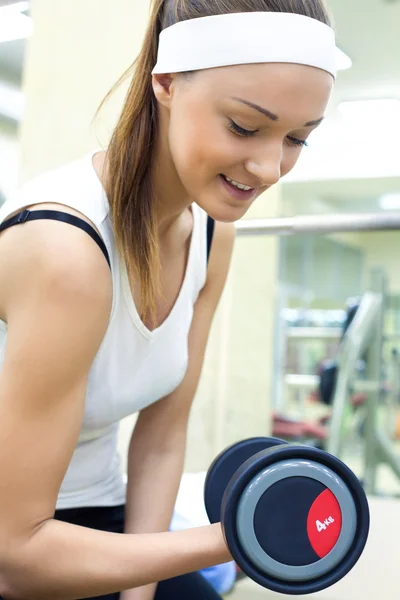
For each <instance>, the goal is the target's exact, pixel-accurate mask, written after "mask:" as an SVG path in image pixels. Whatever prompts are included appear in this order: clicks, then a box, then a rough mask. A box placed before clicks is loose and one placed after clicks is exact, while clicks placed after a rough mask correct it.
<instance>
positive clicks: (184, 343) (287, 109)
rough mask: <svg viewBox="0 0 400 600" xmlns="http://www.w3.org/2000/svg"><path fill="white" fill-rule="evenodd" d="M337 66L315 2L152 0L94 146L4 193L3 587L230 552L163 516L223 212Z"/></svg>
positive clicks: (302, 134) (195, 588)
mask: <svg viewBox="0 0 400 600" xmlns="http://www.w3.org/2000/svg"><path fill="white" fill-rule="evenodd" d="M161 31H162V33H161ZM334 79H335V40H334V33H333V30H332V29H331V27H330V24H329V18H328V15H327V12H326V10H325V8H324V6H323V3H322V0H202V1H199V0H155V2H154V7H153V12H152V15H151V18H150V24H149V27H148V31H147V35H146V38H145V41H144V45H143V49H142V51H141V54H140V56H139V58H138V61H137V64H136V73H135V77H134V79H133V81H132V85H131V87H130V90H129V93H128V95H127V99H126V103H125V106H124V108H123V111H122V114H121V118H120V120H119V122H118V124H117V127H116V129H115V132H114V135H113V136H112V139H111V142H110V144H109V147H108V148H107V151H106V152H96V153H93V154H91V155H90V156H88V157H85V158H84V159H83V160H79V161H76V162H74V163H73V164H70V165H67V166H64V167H62V168H59V169H57V170H54V171H52V172H49V173H46V174H44V175H42V176H41V177H38V178H37V179H35V180H34V181H32V182H31V183H29V184H27V185H26V186H24V187H23V188H22V190H21V191H20V192H19V193H18V194H17V196H16V197H15V198H14V199H13V200H11V201H9V202H6V204H5V205H4V206H3V207H2V209H1V211H0V222H2V223H3V225H2V230H3V231H4V232H3V233H2V234H1V236H0V317H1V319H2V325H1V329H0V332H1V337H0V350H1V355H0V359H1V364H2V369H1V374H0V447H1V452H0V472H1V478H0V594H1V595H2V596H3V597H4V598H24V599H35V600H36V599H37V600H45V599H48V600H54V599H55V598H57V599H60V600H61V599H63V600H70V599H73V598H90V597H97V596H101V597H102V598H109V599H116V598H120V599H121V600H150V599H152V598H154V597H156V598H157V600H161V599H162V598H174V599H175V600H179V599H181V598H182V599H183V598H192V599H195V598H202V599H204V600H206V599H207V598H210V599H211V598H213V597H214V598H215V597H216V594H215V592H213V590H212V589H211V587H209V586H208V584H206V582H205V580H204V579H202V578H201V576H200V575H198V574H196V572H197V571H198V570H201V569H204V568H207V567H209V566H211V565H215V564H220V563H223V562H226V561H229V560H231V557H230V554H229V549H228V548H227V547H226V545H225V542H224V538H223V535H222V531H221V528H220V525H218V524H217V525H210V526H206V527H203V528H197V529H191V530H188V531H182V532H176V533H168V527H169V524H170V520H171V515H172V511H173V507H174V503H175V499H176V494H177V490H178V485H179V481H180V479H181V475H182V468H183V461H184V452H185V442H186V435H187V423H188V417H189V411H190V406H191V403H192V399H193V396H194V393H195V390H196V386H197V383H198V379H199V375H200V371H201V366H202V362H203V356H204V351H205V347H206V342H207V336H208V332H209V329H210V324H211V321H212V318H213V315H214V312H215V309H216V306H217V304H218V301H219V298H220V296H221V292H222V290H223V287H224V283H225V279H226V275H227V271H228V267H229V262H230V258H231V253H232V246H233V240H234V225H233V223H234V222H235V221H237V220H238V219H240V218H241V217H243V216H244V215H245V214H246V212H247V210H248V209H249V207H250V206H251V205H252V203H253V202H255V201H256V199H257V197H258V196H259V195H260V194H262V193H263V192H265V191H266V190H267V189H268V188H270V187H271V186H273V185H274V184H276V183H277V182H278V181H279V180H280V178H281V177H282V176H283V175H285V174H286V173H288V172H289V171H290V170H291V169H292V168H293V166H294V165H295V164H296V161H297V159H298V157H299V155H300V152H301V150H302V148H303V146H305V145H306V139H307V137H308V136H309V135H310V133H311V132H312V130H313V129H314V128H315V127H316V126H318V124H319V123H320V122H321V120H322V118H323V115H324V112H325V109H326V106H327V103H328V100H329V97H330V94H331V91H332V86H333V83H334ZM207 215H209V216H210V217H211V218H212V219H213V220H215V221H216V225H215V231H214V236H213V242H212V249H211V253H210V256H209V262H208V265H207V229H208V239H209V240H210V239H211V233H212V225H213V221H210V220H208V218H207ZM135 412H138V413H139V417H138V421H137V425H136V427H135V430H134V434H133V436H132V440H131V443H130V447H129V467H128V484H127V488H126V489H125V487H124V485H123V479H122V476H121V473H120V469H119V460H118V453H117V433H118V423H119V421H120V420H121V419H122V418H124V417H125V416H127V415H129V414H132V413H135ZM185 574H188V575H185ZM156 582H162V583H160V584H159V585H158V586H157V584H156ZM121 590H124V591H123V592H121V594H119V591H121Z"/></svg>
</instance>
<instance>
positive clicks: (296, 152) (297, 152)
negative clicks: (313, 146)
mask: <svg viewBox="0 0 400 600" xmlns="http://www.w3.org/2000/svg"><path fill="white" fill-rule="evenodd" d="M304 150H305V149H304V148H300V149H297V148H289V149H288V150H286V152H285V153H284V155H283V159H282V163H281V177H283V176H284V175H287V174H288V173H290V171H291V170H292V169H293V168H294V167H295V166H296V163H297V162H298V160H299V158H300V156H301V154H302V152H304Z"/></svg>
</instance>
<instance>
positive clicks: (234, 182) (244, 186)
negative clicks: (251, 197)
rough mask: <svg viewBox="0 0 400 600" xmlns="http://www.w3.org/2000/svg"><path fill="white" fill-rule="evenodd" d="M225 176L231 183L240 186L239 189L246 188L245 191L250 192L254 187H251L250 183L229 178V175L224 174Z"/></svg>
mask: <svg viewBox="0 0 400 600" xmlns="http://www.w3.org/2000/svg"><path fill="white" fill-rule="evenodd" d="M224 177H225V179H226V180H227V181H229V183H231V184H232V185H234V186H235V187H237V188H239V190H244V191H245V192H249V191H250V190H252V189H253V188H251V187H249V186H248V185H243V183H238V182H237V181H233V179H229V177H227V176H226V175H224Z"/></svg>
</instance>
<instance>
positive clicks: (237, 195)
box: [219, 174, 256, 201]
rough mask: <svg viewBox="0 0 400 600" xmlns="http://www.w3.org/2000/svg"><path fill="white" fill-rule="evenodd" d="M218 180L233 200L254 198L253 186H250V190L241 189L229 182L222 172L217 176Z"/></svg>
mask: <svg viewBox="0 0 400 600" xmlns="http://www.w3.org/2000/svg"><path fill="white" fill-rule="evenodd" d="M219 181H220V182H221V185H222V186H223V189H224V190H225V192H227V193H228V194H229V196H230V197H231V198H234V199H235V200H244V201H248V200H251V199H252V198H254V197H255V195H256V190H255V188H251V189H250V190H241V189H240V188H238V187H236V186H234V185H232V184H231V183H229V182H228V181H227V180H226V179H225V176H224V175H222V174H221V175H220V176H219Z"/></svg>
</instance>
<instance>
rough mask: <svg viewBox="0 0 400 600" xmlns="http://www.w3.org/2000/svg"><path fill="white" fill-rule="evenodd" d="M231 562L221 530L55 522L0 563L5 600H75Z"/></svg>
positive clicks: (1, 591) (217, 526)
mask: <svg viewBox="0 0 400 600" xmlns="http://www.w3.org/2000/svg"><path fill="white" fill-rule="evenodd" d="M226 560H229V556H228V552H227V549H226V545H225V543H224V540H223V534H222V530H221V528H220V526H219V525H210V526H207V527H202V528H197V529H190V530H187V531H182V532H176V533H159V534H147V535H146V534H143V535H124V534H114V533H108V532H100V531H96V530H92V529H88V528H84V527H78V526H76V525H70V524H67V523H62V522H60V521H56V520H50V521H48V522H46V523H45V524H44V525H43V526H42V527H41V528H40V530H39V531H38V532H37V533H35V534H34V535H33V536H32V537H31V538H30V539H29V541H27V542H26V543H24V544H20V545H19V547H18V548H14V549H13V550H12V551H11V552H9V553H8V554H7V557H6V558H3V559H2V560H1V574H0V575H1V586H2V587H1V589H0V594H1V595H2V596H4V597H5V598H7V599H9V598H10V599H13V598H15V599H18V600H20V599H21V598H24V600H73V599H74V598H86V597H92V596H99V595H106V594H111V593H114V592H118V591H121V590H125V589H130V588H135V587H138V586H143V585H147V584H149V583H152V582H156V581H162V580H164V579H169V578H171V577H177V576H179V575H181V574H184V573H186V572H191V571H195V570H198V569H203V568H207V567H209V566H211V565H214V564H218V563H219V562H224V561H226Z"/></svg>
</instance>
